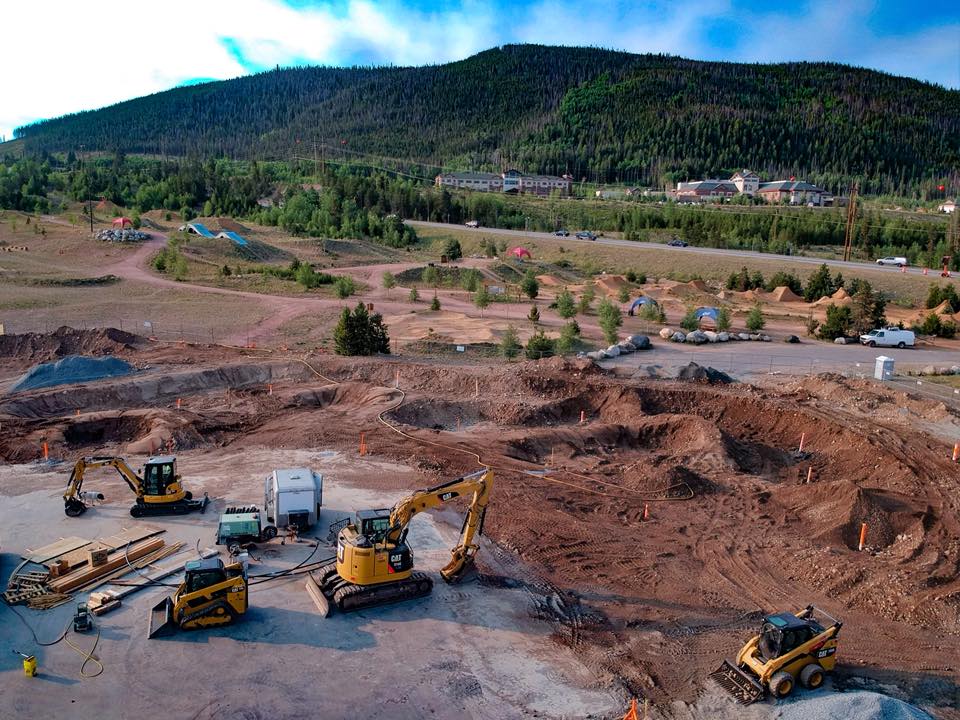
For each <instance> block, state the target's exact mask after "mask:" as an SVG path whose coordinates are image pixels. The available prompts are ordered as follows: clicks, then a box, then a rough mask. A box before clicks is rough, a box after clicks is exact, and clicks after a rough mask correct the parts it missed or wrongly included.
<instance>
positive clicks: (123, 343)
mask: <svg viewBox="0 0 960 720" xmlns="http://www.w3.org/2000/svg"><path fill="white" fill-rule="evenodd" d="M144 342H145V340H144V338H142V337H139V336H137V335H133V334H132V333H128V332H124V331H122V330H117V329H116V328H98V329H96V330H75V329H73V328H71V327H67V326H63V327H61V328H59V329H57V330H55V331H54V332H52V333H23V334H21V335H0V358H13V359H16V360H24V361H29V362H31V363H39V362H47V361H48V360H53V359H54V358H60V357H66V356H67V355H116V354H118V353H122V352H124V351H128V350H132V349H134V348H135V347H136V346H137V345H141V344H143V343H144Z"/></svg>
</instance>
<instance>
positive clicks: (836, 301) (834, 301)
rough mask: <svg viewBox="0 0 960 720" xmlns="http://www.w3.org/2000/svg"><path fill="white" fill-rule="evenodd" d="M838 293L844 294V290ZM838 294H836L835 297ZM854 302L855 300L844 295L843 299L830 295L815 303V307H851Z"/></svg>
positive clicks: (841, 289)
mask: <svg viewBox="0 0 960 720" xmlns="http://www.w3.org/2000/svg"><path fill="white" fill-rule="evenodd" d="M837 292H843V288H840V290H838V291H837ZM835 294H836V293H834V295H835ZM852 302H853V298H851V297H850V296H849V295H846V293H844V295H843V296H841V297H837V298H835V297H832V296H830V295H824V296H823V297H822V298H820V299H819V300H817V301H816V302H814V303H813V307H817V308H819V307H826V306H828V305H849V304H850V303H852Z"/></svg>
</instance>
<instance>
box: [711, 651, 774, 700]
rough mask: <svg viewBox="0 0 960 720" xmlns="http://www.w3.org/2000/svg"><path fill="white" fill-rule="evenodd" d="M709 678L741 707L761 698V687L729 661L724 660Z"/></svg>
mask: <svg viewBox="0 0 960 720" xmlns="http://www.w3.org/2000/svg"><path fill="white" fill-rule="evenodd" d="M710 677H712V678H713V679H714V680H716V681H717V684H718V685H719V686H720V687H722V688H723V689H724V690H726V691H727V692H728V693H730V695H732V696H733V699H734V700H736V701H737V702H738V703H740V704H741V705H749V704H750V703H752V702H756V701H757V700H759V699H760V698H762V697H763V694H764V693H763V686H762V685H761V684H760V683H759V682H757V681H756V680H755V679H754V678H752V677H750V676H749V675H747V674H746V673H745V672H743V671H742V670H740V669H738V668H737V667H735V666H734V665H733V663H731V662H730V661H729V660H724V661H723V665H721V666H720V667H718V668H717V669H716V670H714V671H713V672H712V673H710Z"/></svg>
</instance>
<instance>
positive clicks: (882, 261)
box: [877, 255, 908, 267]
mask: <svg viewBox="0 0 960 720" xmlns="http://www.w3.org/2000/svg"><path fill="white" fill-rule="evenodd" d="M907 264H908V263H907V259H906V258H905V257H894V256H892V255H891V256H890V257H882V258H877V265H896V266H897V267H905V266H906V265H907Z"/></svg>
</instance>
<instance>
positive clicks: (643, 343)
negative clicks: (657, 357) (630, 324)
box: [630, 335, 653, 350]
mask: <svg viewBox="0 0 960 720" xmlns="http://www.w3.org/2000/svg"><path fill="white" fill-rule="evenodd" d="M630 342H632V343H633V345H634V347H635V348H636V349H637V350H649V349H650V348H651V347H653V345H651V343H650V338H648V337H647V336H646V335H631V336H630Z"/></svg>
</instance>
